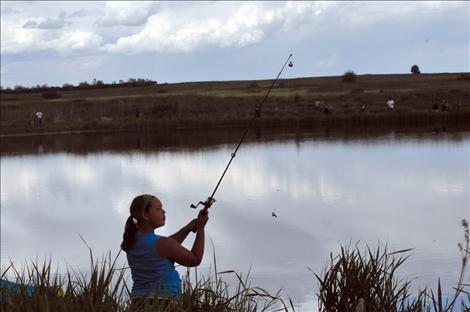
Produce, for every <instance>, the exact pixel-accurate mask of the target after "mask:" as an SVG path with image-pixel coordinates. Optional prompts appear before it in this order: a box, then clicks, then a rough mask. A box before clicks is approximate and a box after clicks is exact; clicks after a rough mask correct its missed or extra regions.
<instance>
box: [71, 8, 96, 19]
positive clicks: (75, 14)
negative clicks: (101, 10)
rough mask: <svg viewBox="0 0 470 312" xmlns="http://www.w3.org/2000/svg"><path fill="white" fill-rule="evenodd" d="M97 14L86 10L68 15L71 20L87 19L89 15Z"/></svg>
mask: <svg viewBox="0 0 470 312" xmlns="http://www.w3.org/2000/svg"><path fill="white" fill-rule="evenodd" d="M92 14H95V13H94V12H93V11H91V10H85V9H80V10H78V11H74V12H72V13H70V14H69V15H68V17H69V18H80V17H86V16H88V15H92Z"/></svg>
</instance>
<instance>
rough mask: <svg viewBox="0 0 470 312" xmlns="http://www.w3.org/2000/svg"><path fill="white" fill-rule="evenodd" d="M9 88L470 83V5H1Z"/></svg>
mask: <svg viewBox="0 0 470 312" xmlns="http://www.w3.org/2000/svg"><path fill="white" fill-rule="evenodd" d="M0 3H1V85H2V86H3V87H13V86H15V85H22V86H33V85H37V84H39V85H43V84H47V85H49V86H61V85H63V84H64V83H69V84H74V85H76V84H78V83H79V82H82V81H88V82H91V81H92V80H93V79H94V78H95V79H98V80H103V81H104V82H105V83H111V82H113V81H119V80H127V79H129V78H144V79H152V80H156V81H158V82H159V83H163V82H168V83H172V82H186V81H221V80H256V79H273V78H275V77H276V75H277V73H278V72H279V70H280V68H281V67H282V65H283V64H284V62H285V60H286V59H287V57H288V56H289V54H290V53H292V54H293V58H292V61H293V63H294V67H292V68H288V70H286V71H285V72H283V75H282V76H281V77H282V78H295V77H318V76H336V75H342V74H343V73H344V72H346V71H348V70H353V71H354V72H355V73H357V74H390V73H409V72H410V68H411V66H412V65H413V64H417V65H418V66H419V68H420V70H421V72H422V73H437V72H469V71H470V54H469V53H470V34H469V33H470V2H467V1H461V2H449V1H430V2H425V1H416V2H411V1H403V2H400V1H397V2H393V1H382V2H373V1H365V2H342V1H340V2H333V1H326V2H322V1H309V2H300V1H296V2H280V1H279V2H277V1H276V2H264V1H263V2H244V1H240V2H238V1H234V2H195V1H191V2H151V1H140V2H139V1H132V2H126V1H118V2H113V1H105V2H98V1H66V2H65V1H64V2H60V1H50V2H42V1H1V2H0Z"/></svg>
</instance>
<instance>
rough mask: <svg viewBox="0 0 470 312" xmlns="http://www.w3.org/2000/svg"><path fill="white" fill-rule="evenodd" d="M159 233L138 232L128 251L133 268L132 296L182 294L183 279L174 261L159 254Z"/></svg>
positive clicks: (129, 261) (128, 257) (130, 264)
mask: <svg viewBox="0 0 470 312" xmlns="http://www.w3.org/2000/svg"><path fill="white" fill-rule="evenodd" d="M159 238H160V236H159V235H156V234H153V233H148V234H137V237H136V241H135V243H134V244H133V245H132V247H131V248H130V249H129V250H128V251H127V262H128V263H129V266H130V268H131V274H132V280H133V282H134V283H133V285H132V291H131V296H133V297H135V296H177V297H178V296H180V295H181V279H180V276H179V274H178V272H177V271H176V270H175V264H174V262H172V261H170V260H169V259H167V258H162V257H160V256H158V255H157V251H156V250H155V243H156V241H157V240H158V239H159Z"/></svg>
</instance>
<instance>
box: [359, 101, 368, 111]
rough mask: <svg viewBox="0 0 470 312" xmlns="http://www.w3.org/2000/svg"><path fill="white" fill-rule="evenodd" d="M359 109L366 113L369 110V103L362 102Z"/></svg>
mask: <svg viewBox="0 0 470 312" xmlns="http://www.w3.org/2000/svg"><path fill="white" fill-rule="evenodd" d="M359 111H360V112H361V113H365V112H366V111H367V105H366V104H364V103H362V104H361V106H360V107H359Z"/></svg>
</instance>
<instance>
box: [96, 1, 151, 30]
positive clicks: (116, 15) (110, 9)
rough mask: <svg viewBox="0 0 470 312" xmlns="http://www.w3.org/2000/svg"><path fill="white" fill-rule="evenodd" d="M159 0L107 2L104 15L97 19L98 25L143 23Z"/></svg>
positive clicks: (110, 25) (135, 24) (133, 24)
mask: <svg viewBox="0 0 470 312" xmlns="http://www.w3.org/2000/svg"><path fill="white" fill-rule="evenodd" d="M157 7H158V2H151V1H150V2H121V1H109V2H106V5H105V8H104V15H103V16H102V17H100V18H99V19H98V20H97V21H96V25H97V26H103V27H112V26H119V25H122V26H138V25H143V24H145V22H146V21H147V18H148V17H149V16H150V15H152V14H153V13H154V12H155V10H156V8H157Z"/></svg>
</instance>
